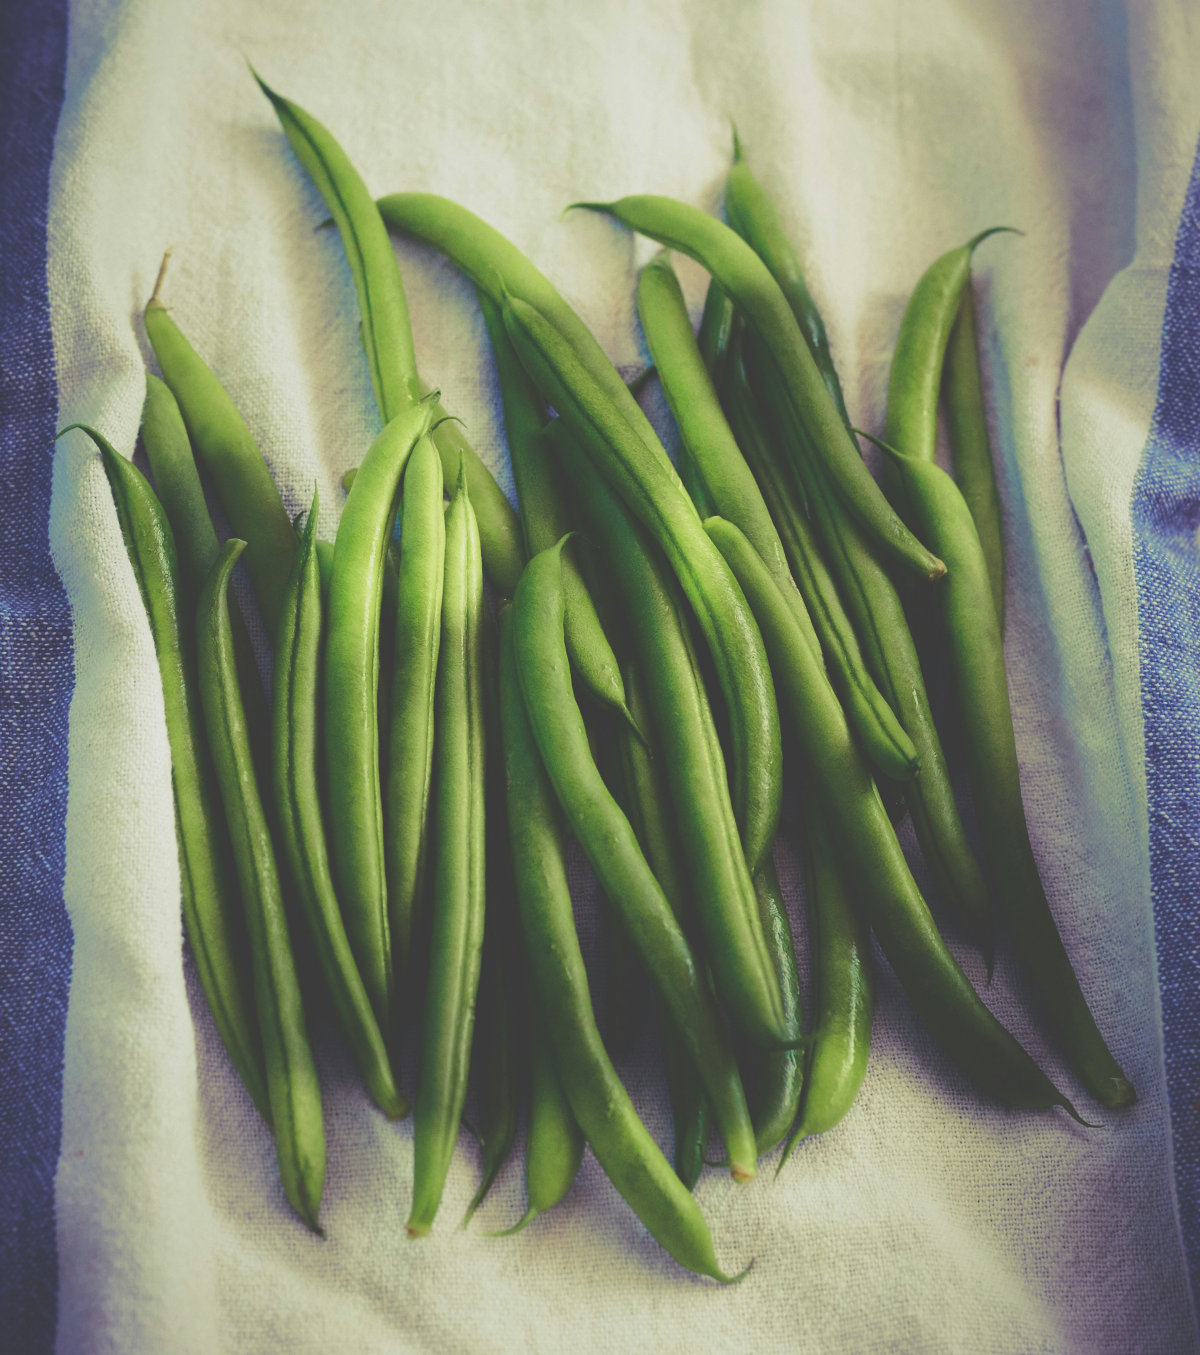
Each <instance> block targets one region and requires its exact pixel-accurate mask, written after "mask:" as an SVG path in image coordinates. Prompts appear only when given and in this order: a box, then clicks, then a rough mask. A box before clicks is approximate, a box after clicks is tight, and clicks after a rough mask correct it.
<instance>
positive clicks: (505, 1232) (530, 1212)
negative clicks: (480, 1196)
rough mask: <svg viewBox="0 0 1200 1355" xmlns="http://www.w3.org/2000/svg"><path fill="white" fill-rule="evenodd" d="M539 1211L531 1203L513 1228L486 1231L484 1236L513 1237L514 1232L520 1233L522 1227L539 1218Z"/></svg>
mask: <svg viewBox="0 0 1200 1355" xmlns="http://www.w3.org/2000/svg"><path fill="white" fill-rule="evenodd" d="M538 1213H539V1211H538V1210H536V1209H535V1208H534V1207H533V1206H532V1205H530V1206H529V1208H528V1209H527V1210H526V1211H525V1214H524V1216H523V1217H522V1218H520V1219H518V1220H517V1222H516V1223H514V1224H513V1226H512V1227H511V1228H503V1229H501V1230H500V1231H499V1232H496V1233H484V1237H512V1235H513V1234H514V1233H519V1232H520V1231H521V1229H522V1228H527V1227H528V1226H529V1225H530V1224H531V1223H532V1222H533V1221H534V1219H536V1218H537V1216H538Z"/></svg>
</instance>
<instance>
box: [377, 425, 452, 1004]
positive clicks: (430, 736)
mask: <svg viewBox="0 0 1200 1355" xmlns="http://www.w3.org/2000/svg"><path fill="white" fill-rule="evenodd" d="M403 485H404V504H403V509H402V525H401V529H400V562H399V570H398V573H397V579H396V591H395V598H394V600H393V604H392V608H393V614H394V616H395V618H396V639H395V649H394V655H395V657H394V661H393V665H392V688H391V694H390V695H391V727H390V730H389V735H390V755H389V757H388V776H387V782H386V784H385V786H384V796H383V816H384V838H383V841H384V855H385V861H386V867H387V899H388V924H389V928H390V931H391V941H392V970H393V973H394V975H395V976H396V977H397V981H398V982H401V983H404V982H407V979H408V975H409V965H410V959H411V951H412V943H413V935H414V932H415V931H416V924H417V913H418V911H419V910H420V909H421V905H422V900H423V899H424V897H425V874H426V866H427V862H428V855H429V797H430V786H431V781H432V777H433V745H434V718H433V707H434V686H435V681H436V678H437V666H438V648H439V645H440V643H441V636H442V586H443V578H444V573H445V564H446V520H445V516H444V515H443V513H442V488H443V487H442V463H441V461H440V460H439V459H438V455H437V452H436V451H435V450H434V448H433V444H432V441H431V440H430V439H429V438H428V437H423V438H422V439H421V440H420V441H419V442H418V443H417V445H416V446H415V447H414V448H413V451H412V455H411V456H410V457H409V459H408V465H407V467H406V468H405V471H404V479H403ZM384 605H385V606H386V605H387V604H386V600H385V602H384Z"/></svg>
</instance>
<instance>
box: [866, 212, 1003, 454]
mask: <svg viewBox="0 0 1200 1355" xmlns="http://www.w3.org/2000/svg"><path fill="white" fill-rule="evenodd" d="M1008 229H1009V227H1007V226H993V227H992V228H991V229H990V230H986V231H980V232H979V234H978V235H976V236H974V237H973V238H972V239H970V240H968V241H967V243H966V244H965V245H961V246H960V247H959V248H958V249H952V250H950V251H949V252H948V253H946V254H943V255H942V256H941V258H939V259H935V260H934V262H933V263H932V264H930V266H929V267H928V268H927V269H926V270H925V272H924V273H923V274H922V275H921V280H920V281H919V282H918V283H917V285H916V287H915V288H914V289H913V294H912V296H911V297H909V300H908V305H907V306H906V307H905V309H904V318H903V319H902V320H901V322H900V333H899V334H898V335H897V337H896V347H895V350H894V351H893V353H892V370H891V375H890V376H889V377H888V404H887V440H888V442H889V443H890V444H891V445H892V446H893V447H895V448H896V449H897V450H898V451H900V452H902V453H903V454H904V455H905V456H915V457H919V458H920V459H921V460H922V461H932V460H933V459H934V455H935V453H936V451H937V407H938V389H939V387H940V386H941V382H942V364H943V361H944V359H945V355H946V345H947V343H948V342H949V340H950V331H951V330H952V329H953V328H954V321H955V318H956V317H957V315H958V311H959V304H960V301H961V298H962V293H963V287H964V286H965V285H966V283H967V282H968V281H969V279H970V276H971V255H972V254H974V252H975V249H976V247H977V246H978V245H979V243H980V242H981V241H983V240H986V239H987V237H988V236H989V235H995V234H996V233H997V231H1004V230H1008Z"/></svg>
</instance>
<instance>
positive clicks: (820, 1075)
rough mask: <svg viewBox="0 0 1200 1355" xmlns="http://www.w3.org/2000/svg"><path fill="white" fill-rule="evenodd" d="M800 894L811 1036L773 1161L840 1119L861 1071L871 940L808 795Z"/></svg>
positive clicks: (866, 1044) (866, 1047) (866, 1043)
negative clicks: (790, 1125)
mask: <svg viewBox="0 0 1200 1355" xmlns="http://www.w3.org/2000/svg"><path fill="white" fill-rule="evenodd" d="M803 833H804V867H805V885H806V889H805V892H806V894H807V896H808V924H809V926H808V930H809V938H810V944H811V950H812V956H813V961H812V989H813V1030H812V1044H811V1045H810V1046H809V1049H808V1058H807V1063H806V1067H805V1077H804V1096H803V1099H802V1101H801V1103H800V1119H799V1121H798V1123H797V1124H796V1127H795V1128H794V1129H793V1130H792V1132H791V1134H790V1135H789V1137H788V1141H787V1147H786V1148H784V1150H783V1156H782V1157H781V1158H780V1160H779V1166H780V1168H781V1169H782V1167H783V1164H784V1163H785V1162H786V1161H787V1160H788V1158H789V1157H790V1156H791V1152H792V1149H793V1148H794V1147H795V1146H796V1144H797V1143H799V1142H800V1140H801V1139H803V1138H808V1137H809V1136H810V1135H812V1134H823V1133H825V1131H826V1130H827V1129H832V1128H833V1127H834V1125H836V1124H838V1123H840V1122H841V1120H842V1119H844V1118H845V1116H846V1113H847V1112H848V1111H849V1109H850V1107H851V1106H852V1105H853V1104H854V1098H855V1097H856V1096H857V1095H858V1089H859V1087H861V1086H862V1080H863V1077H864V1076H865V1075H866V1071H867V1058H868V1055H869V1053H870V1049H871V1013H872V1009H873V1006H874V986H875V985H874V980H873V978H872V975H871V937H870V933H869V931H868V929H867V924H866V921H865V920H864V918H863V916H862V914H861V912H860V911H859V908H858V906H857V904H856V903H855V900H854V898H853V896H852V894H851V891H850V889H849V888H848V887H847V884H846V880H845V878H844V872H843V870H842V868H841V866H840V865H839V863H838V860H837V856H836V854H835V852H834V850H833V844H832V841H831V838H830V833H829V828H828V826H827V824H826V821H825V815H824V814H823V813H822V812H821V809H820V807H819V806H818V804H817V799H816V796H815V795H814V794H813V793H812V791H811V789H810V790H808V791H807V793H806V794H805V797H804V808H803Z"/></svg>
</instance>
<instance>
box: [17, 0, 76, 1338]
mask: <svg viewBox="0 0 1200 1355" xmlns="http://www.w3.org/2000/svg"><path fill="white" fill-rule="evenodd" d="M66 55H67V4H66V0H39V3H38V4H24V5H20V4H17V5H9V6H7V7H5V9H4V10H3V12H2V16H0V198H2V200H3V202H4V210H3V212H0V484H2V485H3V488H4V503H3V516H2V518H0V822H3V824H4V833H3V836H2V837H0V1222H2V1227H0V1346H3V1348H4V1350H5V1351H6V1352H10V1355H49V1352H51V1351H53V1349H54V1343H55V1328H56V1320H57V1308H58V1255H57V1247H56V1240H55V1216H54V1178H55V1171H56V1168H57V1164H58V1156H59V1148H60V1144H61V1139H62V1071H63V1039H64V1033H65V1029H66V1017H67V991H68V987H69V984H70V979H71V955H72V936H71V925H70V921H69V919H68V917H67V912H66V907H65V905H64V903H63V869H64V860H65V838H66V810H67V713H68V708H69V706H70V701H71V694H72V691H73V689H74V685H75V669H74V656H73V651H72V637H71V613H70V608H69V605H68V603H67V598H66V594H65V593H64V591H63V587H62V584H61V582H60V581H59V578H58V575H57V574H56V573H55V571H54V566H53V564H52V562H51V559H50V542H49V520H50V480H51V453H52V448H53V443H54V432H55V420H56V418H57V415H58V387H57V380H56V373H55V361H54V345H53V341H52V338H51V333H50V305H49V297H48V295H47V283H46V228H47V205H48V200H49V191H50V161H51V158H52V156H53V153H54V136H55V131H56V129H57V126H58V117H59V112H60V109H61V107H62V100H63V79H64V74H65V70H66Z"/></svg>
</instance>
